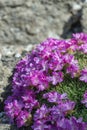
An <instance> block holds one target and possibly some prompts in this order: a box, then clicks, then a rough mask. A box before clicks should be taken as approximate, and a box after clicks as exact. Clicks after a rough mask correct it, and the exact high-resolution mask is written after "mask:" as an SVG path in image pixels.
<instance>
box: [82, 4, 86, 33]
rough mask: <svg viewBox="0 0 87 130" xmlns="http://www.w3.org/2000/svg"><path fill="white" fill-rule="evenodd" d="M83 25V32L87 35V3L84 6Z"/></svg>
mask: <svg viewBox="0 0 87 130" xmlns="http://www.w3.org/2000/svg"><path fill="white" fill-rule="evenodd" d="M81 23H82V28H83V31H84V32H85V33H87V2H86V4H84V6H83V10H82V19H81Z"/></svg>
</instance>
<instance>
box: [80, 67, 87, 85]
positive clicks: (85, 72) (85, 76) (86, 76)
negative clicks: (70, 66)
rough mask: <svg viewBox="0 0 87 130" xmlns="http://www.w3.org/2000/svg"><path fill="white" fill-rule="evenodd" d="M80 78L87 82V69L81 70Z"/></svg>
mask: <svg viewBox="0 0 87 130" xmlns="http://www.w3.org/2000/svg"><path fill="white" fill-rule="evenodd" d="M79 79H80V80H81V81H84V82H86V83H87V69H83V70H82V71H81V76H80V78H79Z"/></svg>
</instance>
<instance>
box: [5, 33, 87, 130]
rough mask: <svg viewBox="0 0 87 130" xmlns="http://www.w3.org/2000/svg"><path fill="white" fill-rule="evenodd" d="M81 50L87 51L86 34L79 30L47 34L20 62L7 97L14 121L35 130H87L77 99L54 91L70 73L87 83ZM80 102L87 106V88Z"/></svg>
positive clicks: (7, 106)
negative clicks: (61, 34)
mask: <svg viewBox="0 0 87 130" xmlns="http://www.w3.org/2000/svg"><path fill="white" fill-rule="evenodd" d="M79 53H80V54H84V55H87V34H84V33H76V34H73V37H72V38H71V39H69V40H58V39H54V38H48V39H47V40H46V41H44V42H42V43H41V44H39V45H37V47H36V48H35V49H33V50H32V51H31V53H29V54H27V56H26V57H24V58H23V59H22V60H20V61H19V62H18V63H17V65H16V67H15V72H14V75H13V80H12V95H11V96H9V97H8V98H7V99H6V101H5V112H6V115H7V116H8V117H9V120H10V122H11V123H14V124H16V125H17V127H19V128H20V127H22V126H31V128H32V129H33V130H87V122H84V121H83V120H82V117H79V119H77V118H76V117H75V116H74V114H73V112H74V111H75V106H76V104H78V102H75V101H72V100H71V99H69V98H68V96H67V94H66V93H62V94H61V93H60V92H58V91H56V90H55V91H54V89H55V87H57V88H58V87H59V85H60V84H61V83H63V81H64V79H65V77H67V76H69V77H71V78H72V80H73V79H75V78H77V79H78V80H79V81H80V82H85V83H87V68H86V66H85V65H84V67H83V68H82V67H81V66H80V64H79V62H78V58H77V55H78V54H79ZM73 87H74V86H73ZM80 102H81V103H82V105H85V107H87V91H85V94H84V96H83V99H82V100H81V101H80Z"/></svg>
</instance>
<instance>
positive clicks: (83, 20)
mask: <svg viewBox="0 0 87 130" xmlns="http://www.w3.org/2000/svg"><path fill="white" fill-rule="evenodd" d="M82 31H84V32H86V33H87V0H0V130H17V128H16V127H13V126H11V125H9V123H8V119H7V118H6V116H5V114H4V112H3V111H4V109H3V106H4V104H3V102H4V100H5V99H6V97H7V96H8V95H9V94H10V90H11V79H12V74H13V69H14V67H15V64H16V63H17V62H18V60H19V59H21V58H22V57H23V56H25V54H26V53H27V52H29V51H30V50H31V49H32V48H33V47H34V46H35V45H36V44H37V43H39V42H41V41H43V40H45V39H46V38H47V37H54V38H69V37H70V36H71V34H72V33H73V32H74V33H75V32H82ZM23 130H25V129H23ZM27 130H28V129H27Z"/></svg>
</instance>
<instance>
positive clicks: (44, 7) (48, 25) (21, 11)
mask: <svg viewBox="0 0 87 130" xmlns="http://www.w3.org/2000/svg"><path fill="white" fill-rule="evenodd" d="M82 3H83V2H82V0H67V1H66V0H51V1H50V0H37V1H35V0H9V1H8V0H0V43H2V44H5V43H8V44H29V42H32V43H39V42H41V41H43V40H44V39H46V38H47V37H55V38H59V36H61V35H62V34H63V32H64V33H66V31H65V30H67V29H68V30H69V28H70V26H71V25H72V23H73V20H70V19H71V18H72V17H73V15H74V16H76V17H75V19H74V18H73V19H74V22H75V21H76V20H77V19H78V11H79V10H81V9H82ZM66 23H68V24H67V26H66ZM65 26H66V28H64V27H65Z"/></svg>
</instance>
